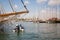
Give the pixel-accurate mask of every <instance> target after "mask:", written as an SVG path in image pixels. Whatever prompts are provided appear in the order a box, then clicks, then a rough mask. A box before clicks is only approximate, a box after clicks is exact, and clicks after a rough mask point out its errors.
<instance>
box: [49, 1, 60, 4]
mask: <svg viewBox="0 0 60 40" xmlns="http://www.w3.org/2000/svg"><path fill="white" fill-rule="evenodd" d="M48 5H60V0H49V2H48Z"/></svg>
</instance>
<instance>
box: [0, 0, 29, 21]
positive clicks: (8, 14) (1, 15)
mask: <svg viewBox="0 0 60 40" xmlns="http://www.w3.org/2000/svg"><path fill="white" fill-rule="evenodd" d="M8 1H9V4H10V7H11V8H12V10H13V12H11V13H4V14H3V13H1V12H0V22H2V21H5V20H8V19H5V18H7V17H9V16H13V15H18V14H24V13H29V11H28V9H27V8H26V5H25V4H24V2H23V0H21V2H22V4H23V6H24V8H25V9H26V11H21V12H15V11H14V9H13V7H12V4H11V1H10V0H8Z"/></svg>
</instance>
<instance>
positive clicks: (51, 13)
mask: <svg viewBox="0 0 60 40" xmlns="http://www.w3.org/2000/svg"><path fill="white" fill-rule="evenodd" d="M59 14H60V12H59V11H58V10H57V11H56V10H55V9H52V8H46V9H42V10H41V11H40V18H41V19H43V20H46V19H49V18H52V17H59V16H60V15H59Z"/></svg>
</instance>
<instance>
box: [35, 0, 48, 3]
mask: <svg viewBox="0 0 60 40" xmlns="http://www.w3.org/2000/svg"><path fill="white" fill-rule="evenodd" d="M36 1H37V3H42V2H46V1H47V0H36Z"/></svg>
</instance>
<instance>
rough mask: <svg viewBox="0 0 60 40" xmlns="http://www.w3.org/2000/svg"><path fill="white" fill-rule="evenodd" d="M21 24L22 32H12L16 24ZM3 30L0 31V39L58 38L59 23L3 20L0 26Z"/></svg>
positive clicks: (48, 39) (31, 39)
mask: <svg viewBox="0 0 60 40" xmlns="http://www.w3.org/2000/svg"><path fill="white" fill-rule="evenodd" d="M18 24H22V26H23V27H24V32H19V33H17V32H13V31H12V30H13V29H14V28H15V27H16V25H18ZM2 27H3V28H4V32H2V33H0V40H60V24H59V23H57V24H56V23H54V24H53V23H50V24H49V23H33V22H21V21H20V22H14V21H11V22H8V21H7V22H3V23H0V28H2Z"/></svg>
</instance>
